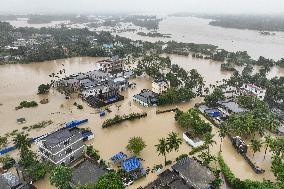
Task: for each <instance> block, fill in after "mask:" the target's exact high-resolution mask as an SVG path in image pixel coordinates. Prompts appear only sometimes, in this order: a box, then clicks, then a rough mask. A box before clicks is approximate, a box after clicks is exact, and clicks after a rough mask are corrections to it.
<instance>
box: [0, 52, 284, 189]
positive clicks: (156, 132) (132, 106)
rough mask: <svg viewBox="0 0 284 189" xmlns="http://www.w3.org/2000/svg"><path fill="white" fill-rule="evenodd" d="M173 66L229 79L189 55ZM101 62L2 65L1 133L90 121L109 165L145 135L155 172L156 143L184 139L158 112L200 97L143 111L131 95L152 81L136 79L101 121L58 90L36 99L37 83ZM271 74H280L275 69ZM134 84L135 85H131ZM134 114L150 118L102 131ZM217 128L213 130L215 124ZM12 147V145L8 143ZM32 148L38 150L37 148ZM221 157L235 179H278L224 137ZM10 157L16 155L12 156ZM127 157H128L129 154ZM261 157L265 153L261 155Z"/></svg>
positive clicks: (145, 154) (42, 187) (158, 160)
mask: <svg viewBox="0 0 284 189" xmlns="http://www.w3.org/2000/svg"><path fill="white" fill-rule="evenodd" d="M170 57H171V59H172V63H176V64H179V65H180V66H182V67H183V68H185V69H187V70H190V69H193V68H195V69H197V70H198V71H199V72H200V73H201V74H202V75H203V77H204V78H205V80H206V82H208V83H214V82H215V81H216V80H221V79H223V78H228V77H229V76H230V73H229V72H221V71H220V63H218V62H211V61H209V60H206V61H205V60H198V59H192V58H191V57H184V56H175V55H171V56H170ZM101 59H103V58H87V57H82V58H70V59H63V60H56V61H47V62H42V63H31V64H23V65H20V64H16V65H2V66H0V79H1V83H0V104H2V105H1V106H0V119H1V125H0V131H1V135H4V134H5V133H8V132H12V131H13V130H19V131H21V130H22V128H23V127H25V126H30V125H33V124H35V123H38V122H41V121H45V120H52V121H53V124H51V125H50V126H47V127H46V128H42V129H35V130H31V131H29V135H30V136H31V137H35V136H39V135H42V134H44V133H47V132H50V131H53V130H54V129H58V128H61V127H62V125H63V124H64V123H65V122H68V121H71V120H74V119H85V118H87V119H89V122H88V123H87V124H85V125H82V126H81V127H88V128H90V129H91V130H92V131H93V132H94V134H95V138H94V139H93V140H91V141H88V144H92V145H94V146H95V148H96V149H98V150H99V151H100V155H101V157H102V158H103V159H105V160H106V161H109V158H110V157H111V156H112V155H113V154H115V153H117V152H120V151H124V152H127V151H126V148H125V147H126V145H127V142H128V140H129V139H130V138H131V137H133V136H141V137H142V138H143V139H144V140H145V142H146V145H147V147H146V148H145V149H144V150H143V151H142V153H141V158H142V159H144V160H145V161H143V166H144V168H147V167H150V168H152V167H153V166H154V165H157V164H163V161H164V158H163V156H158V153H157V152H156V149H155V147H154V145H155V144H157V143H158V139H159V138H162V137H166V136H167V134H168V133H170V132H177V133H178V134H179V136H180V137H182V133H183V130H182V129H181V128H180V127H179V126H178V125H177V124H176V122H175V120H174V113H165V114H159V115H156V114H155V112H156V109H168V108H174V107H176V106H177V107H178V108H180V109H182V110H184V111H185V110H188V109H189V108H192V107H193V106H194V104H195V103H197V102H201V101H202V99H201V98H195V99H193V100H192V101H190V102H188V103H182V104H178V105H172V106H166V107H159V108H155V107H152V108H144V107H141V106H140V105H138V104H136V103H134V102H133V101H132V96H133V95H134V94H137V93H139V92H140V90H142V89H144V88H149V89H150V88H151V80H150V79H146V78H137V79H134V80H133V82H135V83H137V88H135V89H129V90H127V91H125V92H123V94H122V95H124V96H125V100H124V101H121V102H118V103H117V104H120V105H121V107H120V109H119V110H118V109H117V107H116V106H115V105H112V106H111V107H110V109H111V110H112V113H109V114H107V115H106V116H105V117H104V118H100V117H99V115H98V114H96V113H95V110H94V109H93V108H90V107H88V106H87V105H86V103H84V102H82V101H81V100H80V99H78V98H76V97H74V98H71V99H70V100H65V98H64V95H61V94H59V93H58V92H57V91H55V90H51V91H50V93H49V94H48V95H43V96H41V95H36V93H37V87H38V85H40V84H42V83H48V82H50V77H49V74H51V73H56V72H58V71H59V70H60V69H62V68H65V69H66V74H67V75H69V74H72V73H78V72H86V71H89V70H92V69H94V68H95V63H96V62H97V61H98V60H101ZM273 73H275V74H278V72H277V71H273ZM281 74H284V72H281ZM131 82H132V81H131ZM43 98H48V99H49V103H48V104H45V105H43V104H39V106H38V107H36V108H28V109H25V108H24V109H20V110H17V111H16V110H15V107H16V106H18V105H19V103H20V102H21V101H23V100H35V101H37V102H39V101H40V100H41V99H43ZM74 102H77V103H79V104H82V105H83V106H84V109H83V110H79V109H77V108H76V107H75V106H74V105H73V104H74ZM131 112H147V113H148V116H147V117H146V118H143V119H140V120H135V121H132V122H130V121H128V122H124V123H122V124H120V125H117V126H113V127H111V128H107V129H102V127H101V125H102V123H103V121H104V120H106V119H108V118H111V117H114V116H115V115H116V114H120V115H122V114H129V113H131ZM20 117H24V118H26V120H27V122H26V123H25V124H21V125H19V124H17V122H16V119H17V118H20ZM212 127H213V126H212ZM213 133H214V134H215V140H216V141H217V144H216V145H214V146H213V147H212V149H211V150H212V152H213V153H214V154H217V153H218V152H219V146H220V145H219V144H220V139H219V137H218V129H217V128H215V127H213ZM10 145H11V144H10ZM33 149H34V150H36V147H35V146H34V145H33ZM222 149H223V152H222V154H223V156H224V159H225V161H226V163H228V165H229V166H230V167H231V169H232V171H233V172H234V173H235V174H236V176H237V177H239V178H241V179H252V180H260V181H261V180H262V179H263V178H266V179H271V180H274V176H273V174H272V173H271V172H270V170H269V168H270V157H269V155H268V156H267V158H266V159H265V160H264V161H263V158H262V157H260V156H258V153H257V154H256V155H255V157H254V160H255V161H256V162H257V163H258V164H259V165H260V166H261V167H262V168H265V169H266V172H265V173H264V174H260V175H257V174H255V173H254V172H253V171H252V169H251V168H250V167H249V165H248V164H247V163H246V162H245V161H244V160H243V158H242V157H241V156H240V155H239V154H237V152H236V150H235V149H234V148H233V147H232V145H231V142H230V141H229V140H228V139H227V138H225V140H224V141H223V143H222ZM190 150H191V147H190V146H188V145H187V144H185V143H183V144H182V146H181V148H180V150H179V151H178V152H172V153H170V154H169V155H168V156H167V158H168V159H169V160H172V161H174V160H175V158H176V157H177V156H178V155H180V154H184V153H189V151H190ZM12 154H17V152H13V153H12ZM127 154H128V155H130V154H129V153H128V152H127ZM259 154H261V153H259ZM155 178H156V174H155V173H150V174H149V175H148V176H147V177H146V178H143V179H141V180H139V181H138V182H135V184H134V185H132V186H131V187H129V188H130V189H136V188H137V187H139V186H140V185H141V186H145V185H146V184H147V183H149V182H151V181H152V180H154V179H155ZM35 185H36V187H38V188H39V189H54V187H53V186H51V185H50V184H49V181H48V179H47V178H46V179H44V180H41V181H39V182H37V183H35Z"/></svg>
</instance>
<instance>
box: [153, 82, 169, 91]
mask: <svg viewBox="0 0 284 189" xmlns="http://www.w3.org/2000/svg"><path fill="white" fill-rule="evenodd" d="M169 87H170V86H169V84H168V83H167V82H166V81H164V80H154V81H153V82H152V91H153V92H154V93H157V94H162V93H164V92H166V91H167V90H168V88H169Z"/></svg>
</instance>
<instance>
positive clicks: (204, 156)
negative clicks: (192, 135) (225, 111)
mask: <svg viewBox="0 0 284 189" xmlns="http://www.w3.org/2000/svg"><path fill="white" fill-rule="evenodd" d="M198 157H199V158H200V159H201V160H202V165H204V166H208V165H209V164H210V163H211V162H212V161H216V157H215V156H213V155H211V154H210V153H209V152H208V151H203V152H201V153H200V154H199V155H198Z"/></svg>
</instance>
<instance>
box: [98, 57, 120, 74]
mask: <svg viewBox="0 0 284 189" xmlns="http://www.w3.org/2000/svg"><path fill="white" fill-rule="evenodd" d="M99 65H100V67H101V68H102V70H103V71H105V72H107V73H112V72H121V71H123V67H124V64H123V61H122V60H118V61H114V62H112V61H110V62H100V63H99Z"/></svg>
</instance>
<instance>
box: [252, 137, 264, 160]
mask: <svg viewBox="0 0 284 189" xmlns="http://www.w3.org/2000/svg"><path fill="white" fill-rule="evenodd" d="M261 147H262V143H261V141H259V140H255V139H252V140H251V148H252V151H253V157H254V154H255V153H256V152H260V149H261Z"/></svg>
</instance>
